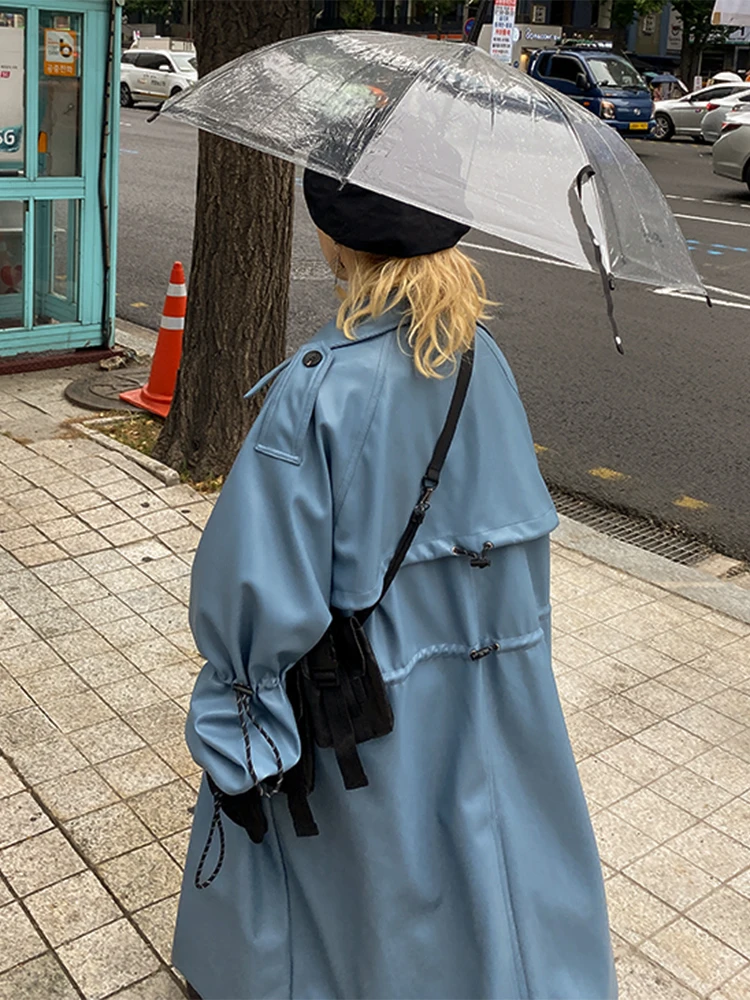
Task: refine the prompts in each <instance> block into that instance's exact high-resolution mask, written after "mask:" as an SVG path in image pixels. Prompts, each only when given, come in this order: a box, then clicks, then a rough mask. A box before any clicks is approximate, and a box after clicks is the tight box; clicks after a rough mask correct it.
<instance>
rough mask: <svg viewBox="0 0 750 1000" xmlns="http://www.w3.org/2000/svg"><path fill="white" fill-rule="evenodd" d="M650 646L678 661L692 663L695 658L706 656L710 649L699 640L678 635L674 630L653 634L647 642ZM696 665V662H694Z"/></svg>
mask: <svg viewBox="0 0 750 1000" xmlns="http://www.w3.org/2000/svg"><path fill="white" fill-rule="evenodd" d="M647 645H648V646H651V647H652V648H653V649H656V650H658V652H660V653H665V654H666V655H667V656H669V657H671V658H672V659H673V660H676V661H677V662H678V663H690V662H692V661H693V660H697V659H699V658H700V657H701V656H705V655H706V653H707V652H708V650H707V649H706V647H705V646H704V645H702V644H701V643H699V642H694V641H693V640H692V639H689V638H688V637H687V636H684V635H678V634H677V632H676V631H674V632H661V633H659V635H655V636H652V638H651V639H649V640H648V642H647ZM693 666H695V664H693Z"/></svg>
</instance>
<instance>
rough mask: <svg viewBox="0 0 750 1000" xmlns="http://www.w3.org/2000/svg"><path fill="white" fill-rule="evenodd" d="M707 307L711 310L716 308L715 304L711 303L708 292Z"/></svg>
mask: <svg viewBox="0 0 750 1000" xmlns="http://www.w3.org/2000/svg"><path fill="white" fill-rule="evenodd" d="M706 305H707V306H708V308H709V309H713V307H714V304H713V302H712V301H711V296H710V295H709V294H708V292H706Z"/></svg>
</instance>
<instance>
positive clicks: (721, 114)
mask: <svg viewBox="0 0 750 1000" xmlns="http://www.w3.org/2000/svg"><path fill="white" fill-rule="evenodd" d="M733 111H750V87H748V88H747V90H741V91H740V92H739V93H738V94H730V96H729V97H722V98H721V99H720V100H718V101H710V102H709V104H707V105H706V113H705V115H704V116H703V121H702V122H701V135H702V136H703V141H704V142H710V143H711V142H716V140H717V139H718V138H719V136H720V135H721V126H722V125H723V124H724V122H725V121H726V117H727V115H728V114H730V113H732V112H733Z"/></svg>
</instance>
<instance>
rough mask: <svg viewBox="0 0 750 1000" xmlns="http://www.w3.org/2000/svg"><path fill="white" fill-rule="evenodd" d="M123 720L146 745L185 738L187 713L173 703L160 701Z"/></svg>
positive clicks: (132, 713) (126, 716)
mask: <svg viewBox="0 0 750 1000" xmlns="http://www.w3.org/2000/svg"><path fill="white" fill-rule="evenodd" d="M154 672H155V673H156V671H154ZM144 679H145V678H144ZM123 718H124V720H125V722H127V724H128V725H129V726H132V728H133V729H134V730H135V731H136V732H137V733H138V735H139V736H140V737H142V739H144V740H145V741H146V743H149V744H152V745H153V744H155V743H160V742H162V741H165V740H171V739H181V740H184V738H185V713H184V712H183V710H182V709H181V708H178V707H177V705H175V704H174V702H172V701H159V702H157V703H155V704H152V705H148V706H147V707H146V708H141V709H138V711H136V712H128V713H127V714H126V715H124V716H123Z"/></svg>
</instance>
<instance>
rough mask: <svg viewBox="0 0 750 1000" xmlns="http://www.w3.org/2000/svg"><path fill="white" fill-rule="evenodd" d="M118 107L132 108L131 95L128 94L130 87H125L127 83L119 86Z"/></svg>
mask: <svg viewBox="0 0 750 1000" xmlns="http://www.w3.org/2000/svg"><path fill="white" fill-rule="evenodd" d="M120 107H121V108H132V107H133V95H132V94H131V93H130V87H129V86H128V85H127V83H121V84H120Z"/></svg>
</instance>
